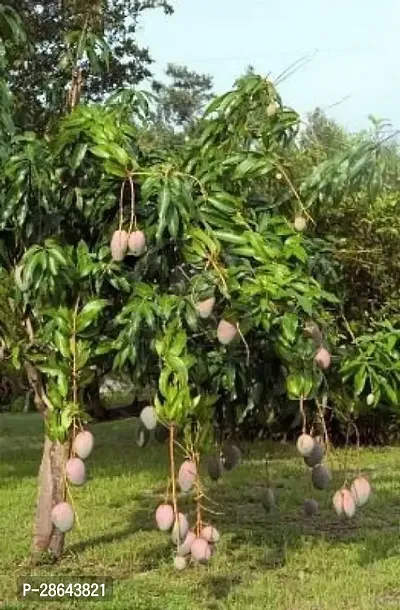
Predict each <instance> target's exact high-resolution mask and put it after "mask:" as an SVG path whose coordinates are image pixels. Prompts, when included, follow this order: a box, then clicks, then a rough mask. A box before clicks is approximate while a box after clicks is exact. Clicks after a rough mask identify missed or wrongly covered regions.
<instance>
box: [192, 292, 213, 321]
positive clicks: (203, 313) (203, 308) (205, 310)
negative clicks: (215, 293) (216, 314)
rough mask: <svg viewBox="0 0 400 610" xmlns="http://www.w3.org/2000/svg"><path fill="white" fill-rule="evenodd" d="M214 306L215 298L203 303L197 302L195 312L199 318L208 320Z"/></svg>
mask: <svg viewBox="0 0 400 610" xmlns="http://www.w3.org/2000/svg"><path fill="white" fill-rule="evenodd" d="M214 305H215V297H210V298H209V299H205V300H204V301H199V303H197V305H196V310H197V313H198V314H199V316H200V318H203V319H204V320H205V319H207V318H209V317H210V315H211V314H212V310H213V309H214Z"/></svg>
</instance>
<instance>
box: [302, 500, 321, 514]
mask: <svg viewBox="0 0 400 610" xmlns="http://www.w3.org/2000/svg"><path fill="white" fill-rule="evenodd" d="M303 508H304V512H305V513H306V515H308V516H309V517H313V516H314V515H316V514H317V512H318V502H317V501H316V500H313V499H312V498H309V499H307V500H304V504H303Z"/></svg>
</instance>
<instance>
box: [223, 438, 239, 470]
mask: <svg viewBox="0 0 400 610" xmlns="http://www.w3.org/2000/svg"><path fill="white" fill-rule="evenodd" d="M222 458H223V464H224V468H225V470H232V469H233V468H235V467H236V466H238V465H239V463H240V460H241V458H242V453H241V451H240V449H239V447H237V446H236V445H233V444H231V443H225V444H224V446H223V447H222Z"/></svg>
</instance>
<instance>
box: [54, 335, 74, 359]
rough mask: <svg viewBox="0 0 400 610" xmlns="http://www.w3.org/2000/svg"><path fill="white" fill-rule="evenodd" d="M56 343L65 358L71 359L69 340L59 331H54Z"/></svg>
mask: <svg viewBox="0 0 400 610" xmlns="http://www.w3.org/2000/svg"><path fill="white" fill-rule="evenodd" d="M54 343H55V345H56V347H57V349H58V351H59V352H60V353H61V355H62V356H63V357H64V358H69V357H70V355H71V352H70V350H69V338H68V337H66V336H65V335H63V334H62V333H61V332H60V331H59V330H55V331H54Z"/></svg>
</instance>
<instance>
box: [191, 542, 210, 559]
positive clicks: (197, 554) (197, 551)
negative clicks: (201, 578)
mask: <svg viewBox="0 0 400 610" xmlns="http://www.w3.org/2000/svg"><path fill="white" fill-rule="evenodd" d="M190 553H191V555H192V557H193V559H195V560H196V561H198V562H199V563H206V562H207V561H208V560H209V559H210V557H211V549H210V546H209V544H208V542H207V541H206V540H204V538H196V539H195V540H194V542H193V544H192V548H191V549H190Z"/></svg>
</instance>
